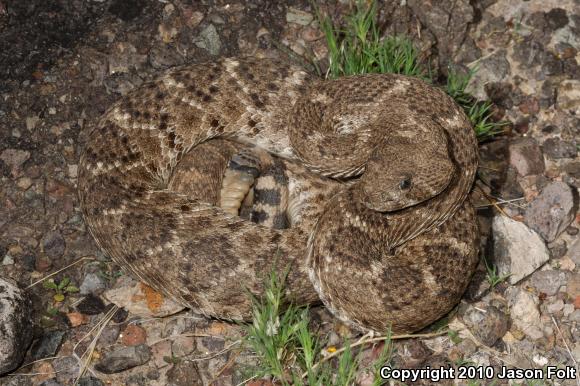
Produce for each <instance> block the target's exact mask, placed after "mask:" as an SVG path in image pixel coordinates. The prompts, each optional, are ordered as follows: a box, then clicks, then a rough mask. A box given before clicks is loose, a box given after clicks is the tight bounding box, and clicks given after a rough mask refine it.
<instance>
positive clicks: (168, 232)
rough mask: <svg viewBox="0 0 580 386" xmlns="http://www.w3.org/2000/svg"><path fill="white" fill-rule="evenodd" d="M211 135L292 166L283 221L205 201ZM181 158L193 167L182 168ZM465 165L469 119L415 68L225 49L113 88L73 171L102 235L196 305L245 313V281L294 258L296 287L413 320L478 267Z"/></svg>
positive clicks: (327, 300) (345, 309)
mask: <svg viewBox="0 0 580 386" xmlns="http://www.w3.org/2000/svg"><path fill="white" fill-rule="evenodd" d="M212 138H220V141H210V139H212ZM223 139H227V140H228V141H231V142H230V143H231V144H232V145H231V146H232V148H231V149H230V150H228V151H229V153H228V154H230V155H231V154H234V153H235V152H236V151H237V146H238V145H235V144H236V143H237V144H252V145H253V146H255V147H257V148H260V149H264V150H266V151H267V152H269V153H271V154H273V155H274V156H275V157H278V158H279V159H280V160H281V162H282V163H286V164H287V165H288V166H287V175H288V176H287V177H288V184H289V185H288V189H289V197H290V198H289V200H290V201H292V202H293V203H294V204H290V206H292V207H293V208H298V209H295V210H293V211H294V212H295V213H293V214H292V216H294V217H296V218H295V219H294V220H293V221H291V222H292V226H291V227H290V228H289V229H272V228H269V227H265V226H262V225H258V224H254V223H252V222H249V221H247V220H245V219H243V218H241V217H239V216H236V215H231V214H228V213H226V212H225V211H224V210H223V209H222V208H220V207H218V205H217V204H218V202H219V197H218V196H219V193H218V192H219V187H220V186H221V184H222V182H223V181H222V179H223V172H224V169H225V165H226V164H227V162H226V159H225V158H224V159H222V160H221V161H222V163H221V165H222V166H216V165H217V164H216V162H217V161H218V160H217V158H219V157H220V156H219V151H217V152H216V151H215V150H216V147H217V148H221V147H224V146H230V145H223V144H224V143H226V142H227V141H222V140H223ZM240 146H245V145H240ZM212 147H213V148H214V149H213V150H214V151H212ZM226 153H227V152H226ZM216 154H218V155H216ZM227 156H229V155H227V154H226V156H222V157H226V158H227ZM216 157H217V158H216ZM192 162H193V164H194V165H195V167H194V169H195V170H196V171H197V173H199V178H198V179H197V180H196V178H195V176H194V177H193V178H192V179H190V181H191V180H193V182H192V183H191V184H183V183H181V182H179V181H178V180H180V178H181V177H180V176H182V175H183V173H182V170H184V168H185V169H187V166H186V165H187V164H188V163H189V164H191V163H192ZM476 168H477V143H476V139H475V136H474V133H473V130H472V128H471V125H470V123H469V120H468V119H467V117H466V116H465V115H464V113H463V112H462V110H461V108H460V107H458V106H457V105H456V104H455V103H454V102H453V101H452V100H451V99H450V98H449V97H448V96H446V95H445V94H444V93H443V92H442V91H440V90H438V89H436V88H434V87H432V86H429V85H427V84H426V83H424V82H423V81H421V80H418V79H414V78H408V77H404V76H399V75H362V76H353V77H346V78H341V79H337V80H332V81H322V80H319V79H316V78H313V77H311V76H309V75H308V74H307V73H305V72H304V71H303V70H301V69H300V68H298V67H295V66H291V65H287V64H284V63H282V62H279V61H277V60H273V59H265V58H230V59H222V60H219V61H216V62H212V63H205V64H196V65H190V66H186V67H180V68H175V69H172V70H170V71H169V72H167V73H166V74H164V75H163V76H161V77H160V78H158V79H157V80H155V81H153V82H149V83H147V84H144V85H143V86H141V87H139V89H137V90H134V91H132V92H131V93H129V94H128V95H126V96H125V97H123V98H122V99H121V100H120V101H119V102H117V103H116V104H114V105H113V106H112V107H111V108H110V109H109V110H108V111H107V112H106V113H105V114H104V115H103V117H102V118H101V119H100V121H99V122H98V124H97V125H96V126H95V128H94V130H93V131H92V132H91V133H90V135H89V137H88V140H87V143H86V146H85V149H84V152H83V153H82V156H81V161H80V168H79V182H78V187H79V198H80V203H81V207H82V211H83V215H84V218H85V221H86V223H87V224H88V227H89V230H90V232H91V233H92V235H93V236H94V238H95V240H96V241H97V243H98V245H99V246H100V247H101V248H102V249H103V250H104V251H105V252H106V253H107V254H108V255H110V257H111V258H112V259H114V260H115V261H116V262H117V263H118V264H120V265H121V266H123V267H124V268H126V269H128V270H129V271H130V272H132V273H133V274H134V275H136V276H137V277H139V278H140V279H141V280H143V281H144V282H146V283H147V284H149V285H151V286H152V287H154V288H156V289H158V290H160V291H162V292H164V293H165V294H166V295H168V296H171V297H172V298H174V299H175V300H177V301H179V302H181V303H183V304H184V305H186V306H188V307H191V308H193V309H194V310H196V311H198V312H201V313H203V314H205V315H208V316H215V317H220V318H228V319H243V318H248V317H249V316H250V311H251V310H250V307H251V304H250V300H249V298H248V296H247V293H246V292H245V291H244V289H245V288H246V289H249V290H250V291H251V292H253V293H256V294H259V293H261V292H262V290H263V288H262V285H263V283H264V280H265V278H266V277H267V276H268V274H269V272H270V271H271V270H272V269H278V270H280V271H282V270H284V269H286V268H287V267H290V271H289V274H288V278H287V283H286V285H287V288H288V295H289V296H291V297H292V298H293V299H294V300H295V301H296V302H300V303H311V302H315V301H316V300H318V299H322V301H323V302H324V304H325V305H326V306H327V307H328V308H329V309H330V310H331V311H332V312H333V313H334V314H335V315H336V316H337V317H339V318H340V319H342V320H344V321H347V322H350V323H352V324H354V325H356V326H358V327H360V328H363V329H372V330H376V331H383V330H385V329H386V328H388V327H392V328H393V330H394V331H413V330H417V329H420V328H422V327H424V326H426V325H427V324H429V323H431V322H432V321H434V320H436V319H437V318H439V317H441V316H442V315H443V314H444V313H446V312H448V311H449V310H450V308H451V307H452V306H453V305H454V304H456V303H457V301H458V300H459V299H460V297H461V294H462V293H463V291H464V290H465V287H466V286H467V283H468V281H469V279H470V276H471V274H472V272H473V270H474V268H475V265H476V261H477V237H476V236H477V227H476V223H475V215H474V210H473V208H472V206H471V204H470V203H469V201H468V200H466V198H467V194H468V192H469V190H470V188H471V185H472V183H473V179H474V175H475V172H476ZM330 177H332V178H333V179H340V180H348V182H347V183H344V184H339V183H337V182H335V181H334V180H331V179H329V178H330ZM309 187H311V188H312V191H310V190H309ZM301 201H304V202H301ZM313 208H314V209H313ZM316 208H317V209H316Z"/></svg>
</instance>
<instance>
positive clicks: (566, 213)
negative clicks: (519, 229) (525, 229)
mask: <svg viewBox="0 0 580 386" xmlns="http://www.w3.org/2000/svg"><path fill="white" fill-rule="evenodd" d="M576 207H577V204H576V202H575V197H574V192H573V190H572V187H571V186H570V185H568V184H566V183H564V182H552V183H551V184H549V185H548V186H546V187H545V188H544V190H542V192H541V193H540V195H539V196H538V197H536V199H535V200H534V201H532V203H531V204H530V206H529V207H528V209H526V213H525V215H524V218H525V221H526V224H528V226H529V227H530V228H532V229H533V230H535V231H536V232H538V233H539V234H540V236H542V237H543V238H544V240H546V241H548V242H551V241H554V240H555V239H556V237H558V236H559V235H560V233H562V232H564V230H566V228H567V227H568V225H570V224H571V223H572V220H574V215H575V214H576Z"/></svg>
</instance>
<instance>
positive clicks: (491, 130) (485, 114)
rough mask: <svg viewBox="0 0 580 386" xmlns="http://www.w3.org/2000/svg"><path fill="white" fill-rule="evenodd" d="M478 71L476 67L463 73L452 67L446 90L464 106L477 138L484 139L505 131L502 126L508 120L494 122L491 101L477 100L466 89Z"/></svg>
mask: <svg viewBox="0 0 580 386" xmlns="http://www.w3.org/2000/svg"><path fill="white" fill-rule="evenodd" d="M476 72H477V68H474V69H469V71H467V73H466V74H461V73H460V72H459V71H457V70H456V69H454V68H450V69H449V71H448V75H447V83H446V85H445V91H446V92H447V94H449V95H450V96H451V97H452V98H453V99H454V100H455V102H457V104H458V105H460V106H461V107H462V108H463V111H465V114H466V115H467V116H468V117H469V119H470V120H471V123H472V124H473V129H474V130H475V133H476V135H477V138H479V140H480V141H483V140H486V139H489V138H492V137H494V136H495V135H497V134H500V133H501V132H503V129H502V127H503V126H504V125H505V124H506V122H493V121H492V120H491V115H492V111H491V106H492V104H491V102H490V101H477V100H476V99H475V98H474V97H473V96H471V95H470V94H469V93H467V92H466V91H465V90H466V88H467V85H468V84H469V82H470V80H471V78H473V76H474V75H475V73H476Z"/></svg>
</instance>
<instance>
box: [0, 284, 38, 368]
mask: <svg viewBox="0 0 580 386" xmlns="http://www.w3.org/2000/svg"><path fill="white" fill-rule="evenodd" d="M31 341H32V317H31V305H30V300H29V298H28V297H27V296H26V295H25V294H24V293H23V292H22V291H21V290H20V289H19V288H18V286H17V285H16V283H14V282H13V281H12V280H10V279H5V278H1V277H0V375H1V374H4V373H7V372H9V371H12V370H14V369H15V368H16V367H18V365H19V364H20V362H21V361H22V359H23V358H24V354H26V350H27V349H28V346H29V345H30V342H31Z"/></svg>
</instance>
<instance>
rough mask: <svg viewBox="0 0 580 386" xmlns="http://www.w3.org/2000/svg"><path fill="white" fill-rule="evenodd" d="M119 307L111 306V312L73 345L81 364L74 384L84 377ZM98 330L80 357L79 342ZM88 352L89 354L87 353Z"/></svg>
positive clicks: (74, 354) (76, 357)
mask: <svg viewBox="0 0 580 386" xmlns="http://www.w3.org/2000/svg"><path fill="white" fill-rule="evenodd" d="M118 309H119V307H117V306H113V307H111V309H110V310H109V312H107V313H106V314H105V316H103V318H102V319H101V320H99V322H98V323H97V324H95V326H94V327H93V328H91V329H90V330H89V332H88V333H87V334H86V335H85V336H83V337H82V338H81V339H80V340H79V341H78V342H77V343H76V344H75V345H74V347H73V350H72V351H73V357H74V358H75V359H76V360H77V361H79V362H80V364H81V366H80V369H79V374H78V376H77V378H76V379H75V382H74V384H73V385H76V384H77V383H78V382H79V380H80V379H81V378H82V376H83V375H84V373H85V372H86V370H87V368H88V366H89V363H90V362H91V358H92V357H93V353H94V352H95V347H96V346H97V341H98V340H99V337H100V336H101V334H102V333H103V330H104V329H105V327H106V326H107V324H108V323H109V321H110V320H111V319H112V318H113V316H114V315H115V313H116V312H117V310H118ZM95 330H96V331H97V333H96V334H95V336H94V337H93V340H91V343H90V344H89V347H87V349H86V350H85V352H84V353H83V354H82V355H81V356H80V358H79V357H78V356H77V354H76V348H77V347H78V346H79V344H80V343H81V342H82V341H83V340H85V339H86V338H87V337H89V336H91V334H92V333H93V332H94V331H95ZM87 354H88V355H87Z"/></svg>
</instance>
